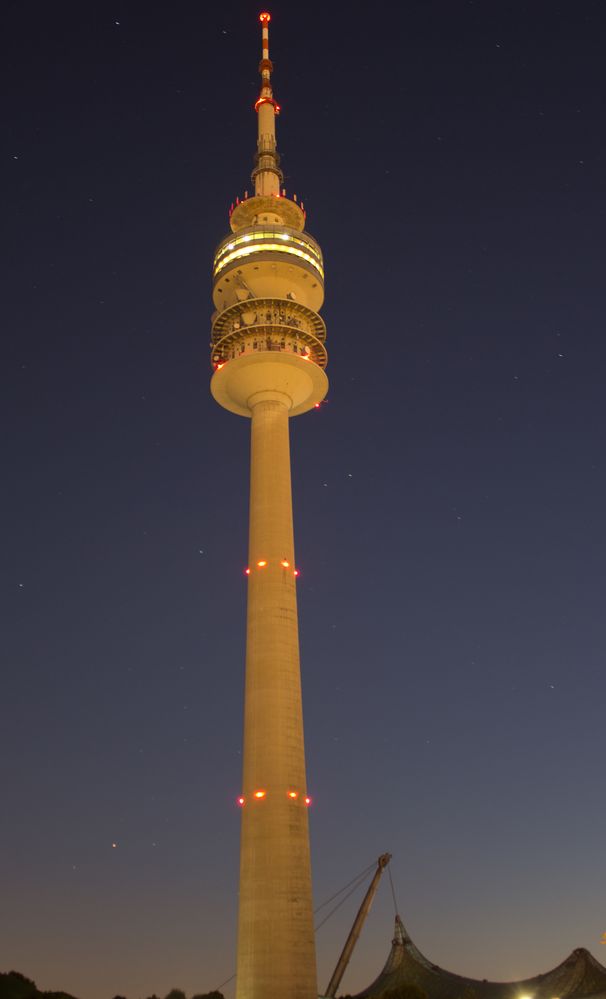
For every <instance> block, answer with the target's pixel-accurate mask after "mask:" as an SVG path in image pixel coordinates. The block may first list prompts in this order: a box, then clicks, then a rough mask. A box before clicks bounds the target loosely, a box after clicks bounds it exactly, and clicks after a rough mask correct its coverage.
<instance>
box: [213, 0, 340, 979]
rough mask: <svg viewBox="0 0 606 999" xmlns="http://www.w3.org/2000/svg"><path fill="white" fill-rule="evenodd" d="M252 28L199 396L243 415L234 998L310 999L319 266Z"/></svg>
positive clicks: (264, 18)
mask: <svg viewBox="0 0 606 999" xmlns="http://www.w3.org/2000/svg"><path fill="white" fill-rule="evenodd" d="M269 20H270V17H269V14H267V13H263V14H261V15H260V21H261V26H262V45H263V48H262V59H261V63H260V67H259V69H260V73H261V91H260V96H259V99H258V101H257V103H256V110H257V114H258V141H257V154H256V162H255V170H254V172H253V180H254V184H255V195H254V197H251V198H248V197H245V198H244V199H243V200H242V201H238V202H237V204H236V206H235V208H234V207H233V206H232V212H231V214H230V226H231V233H229V235H227V236H226V237H225V239H223V240H222V241H221V243H220V244H219V246H218V247H217V249H216V251H215V256H214V262H213V302H214V305H215V309H216V311H215V313H214V315H213V317H212V334H211V364H212V366H213V368H214V374H213V376H212V379H211V392H212V394H213V396H214V398H215V399H216V401H217V402H218V403H219V404H220V405H221V406H223V407H224V408H225V409H228V410H229V411H230V412H232V413H237V414H238V415H240V416H245V417H249V418H250V419H251V478H250V538H249V567H248V570H247V573H248V610H247V626H246V686H245V706H244V751H243V753H244V759H243V778H242V794H241V798H240V803H241V804H242V834H241V847H240V899H239V913H238V957H237V987H236V996H237V999H316V997H317V984H316V962H315V944H314V932H313V912H312V891H311V866H310V852H309V831H308V814H307V805H308V803H309V799H308V795H307V783H306V775H305V750H304V741H303V712H302V700H301V678H300V667H299V636H298V623H297V597H296V576H297V571H296V569H295V552H294V538H293V522H292V496H291V480H290V453H289V418H290V417H292V416H296V415H297V414H299V413H304V412H306V411H307V410H309V409H311V408H312V407H313V406H315V405H317V404H319V403H320V402H321V400H322V399H323V398H324V396H325V394H326V391H327V388H328V380H327V378H326V374H325V371H324V368H325V366H326V363H327V355H326V348H325V346H324V343H325V340H326V327H325V325H324V321H323V319H322V318H321V316H320V315H319V309H320V308H321V306H322V303H323V300H324V261H323V258H322V251H321V250H320V247H319V245H318V244H317V242H316V241H315V240H314V239H313V238H312V237H311V236H310V235H309V234H308V233H307V232H305V231H304V225H305V213H304V211H303V206H302V204H300V203H298V202H297V200H296V198H293V199H289V198H287V197H286V196H285V193H284V192H283V191H282V192H281V190H280V184H281V182H282V174H281V172H280V167H279V157H278V152H277V146H276V133H275V116H276V114H277V112H278V110H279V108H278V106H277V104H276V102H275V100H274V98H273V92H272V88H271V70H272V64H271V62H270V59H269V30H268V25H269Z"/></svg>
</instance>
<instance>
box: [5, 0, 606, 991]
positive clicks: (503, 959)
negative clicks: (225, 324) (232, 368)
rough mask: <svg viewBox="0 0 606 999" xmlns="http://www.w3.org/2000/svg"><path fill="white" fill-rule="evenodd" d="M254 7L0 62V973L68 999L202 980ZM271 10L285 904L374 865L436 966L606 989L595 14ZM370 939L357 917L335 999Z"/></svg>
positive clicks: (604, 90)
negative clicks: (231, 243) (296, 656)
mask: <svg viewBox="0 0 606 999" xmlns="http://www.w3.org/2000/svg"><path fill="white" fill-rule="evenodd" d="M259 9H260V8H259V7H258V5H256V4H251V3H244V2H233V3H227V4H223V5H221V4H218V5H213V6H211V5H207V4H204V3H192V2H177V3H176V4H172V5H168V4H163V5H160V4H157V3H142V2H135V0H132V2H126V0H116V2H115V3H109V2H106V0H103V2H92V3H87V4H76V3H68V2H63V3H61V2H60V3H58V4H48V3H44V4H43V3H40V2H33V3H30V4H27V5H26V4H22V3H15V2H12V3H10V4H9V8H8V16H7V18H6V23H5V27H4V31H3V34H4V38H3V44H4V46H5V50H6V51H5V55H4V57H3V63H4V65H5V66H6V67H7V69H8V80H9V83H10V85H11V96H10V98H9V100H8V102H7V105H6V110H5V115H4V117H5V120H6V121H7V122H8V124H7V131H6V134H7V142H6V143H5V151H4V154H3V171H2V173H3V181H2V197H3V200H4V201H5V203H6V211H5V212H4V215H5V218H6V225H5V235H6V240H5V245H6V251H7V267H6V270H5V272H6V273H7V274H8V282H7V289H6V292H5V295H4V296H3V299H4V301H3V306H2V312H3V322H2V329H3V333H2V354H3V360H2V368H1V370H2V380H3V383H4V384H3V390H2V407H3V414H2V416H3V426H4V434H3V435H2V436H3V442H2V465H3V469H4V473H5V475H4V476H3V478H4V486H3V490H2V527H3V534H4V541H3V549H4V553H3V558H2V607H3V617H4V618H5V623H4V625H3V627H2V632H1V644H2V675H3V681H2V698H1V703H0V741H1V744H2V746H1V749H2V751H1V754H0V768H1V771H2V774H1V780H2V788H3V792H2V805H3V809H2V810H3V813H4V817H3V820H2V824H1V826H0V839H1V843H0V846H1V850H0V883H1V884H2V903H1V905H0V940H1V945H0V970H9V968H11V967H16V968H18V969H20V970H22V971H24V972H25V973H27V974H29V975H31V976H32V977H34V978H35V979H36V980H37V982H38V984H39V985H40V986H41V987H43V988H64V989H67V990H68V991H69V992H71V993H73V994H75V995H77V996H79V997H81V999H110V997H111V996H113V995H114V994H115V993H116V992H120V993H122V994H124V995H127V996H128V997H129V999H143V997H144V996H147V995H149V994H150V993H151V992H153V991H156V992H157V993H158V995H163V994H164V993H165V992H167V991H168V989H169V988H170V987H171V986H180V987H182V988H184V989H185V990H186V991H187V992H188V993H191V992H193V991H194V990H196V991H205V990H206V989H211V988H214V987H216V986H217V985H218V984H219V983H220V982H222V981H223V980H224V979H225V978H227V977H228V976H229V974H230V973H231V971H232V970H233V964H234V954H235V916H236V905H237V869H238V836H239V812H238V809H237V806H236V805H235V799H236V797H237V795H238V792H239V789H240V764H241V759H240V748H241V723H242V688H243V651H244V611H245V603H244V602H245V578H244V576H243V574H242V569H243V567H244V565H245V561H246V537H247V491H248V425H247V423H246V421H244V420H241V419H239V418H236V417H233V416H231V415H229V414H228V413H226V412H224V411H222V410H220V409H219V408H218V407H217V406H216V405H215V403H214V402H213V401H212V399H211V397H210V394H209V391H208V381H209V376H210V369H209V365H208V348H207V345H208V339H209V328H210V326H209V316H210V313H211V311H212V304H211V299H210V267H211V259H212V252H213V249H214V246H215V245H216V243H218V242H219V240H220V239H221V238H222V237H223V236H224V235H225V234H226V232H227V229H228V223H227V211H228V208H229V205H230V203H231V202H232V201H233V200H234V199H235V197H236V196H237V195H241V194H242V193H243V192H244V190H245V189H247V188H248V189H250V180H249V173H250V169H251V166H252V154H253V152H254V144H255V129H256V121H255V115H254V112H253V110H252V105H253V103H254V100H255V98H256V95H257V88H258V76H257V63H258V59H259V47H260V37H259V30H258V21H257V15H258V11H259ZM269 9H270V11H271V13H272V16H273V20H272V31H271V54H272V57H273V60H274V63H275V73H274V83H275V92H276V96H277V98H278V100H279V101H280V104H281V105H282V107H283V113H282V115H281V117H280V119H279V146H280V149H281V152H282V153H283V165H284V168H285V172H286V186H287V188H288V190H289V191H295V192H297V194H299V195H300V196H302V197H303V198H304V200H305V204H306V208H307V211H308V226H309V230H310V232H311V233H312V234H313V235H314V236H315V237H316V238H317V239H318V240H319V242H320V244H321V245H322V248H323V250H324V254H325V261H326V272H327V283H326V293H327V294H326V305H325V308H324V310H323V315H324V317H325V319H326V322H327V325H328V342H327V346H328V349H329V368H328V374H329V377H330V380H331V390H330V394H329V401H328V403H327V404H326V405H325V406H323V407H322V408H321V409H320V410H319V411H313V412H312V413H311V414H308V415H307V416H304V417H301V418H299V419H297V420H295V421H293V427H292V449H293V465H294V468H293V474H294V490H295V518H296V538H297V558H298V563H299V566H300V569H301V576H300V579H299V594H300V618H301V644H302V662H303V684H304V701H305V719H306V740H307V751H308V769H309V783H310V788H311V791H312V793H313V797H314V806H313V809H312V812H311V820H312V851H313V863H314V890H315V897H316V901H317V903H318V904H319V903H320V902H322V901H323V900H324V899H325V898H326V897H328V896H329V895H331V894H332V893H333V892H334V891H335V890H336V889H338V888H339V887H340V886H341V885H342V884H344V883H345V882H347V881H349V880H350V879H351V878H352V877H353V876H354V875H355V874H356V873H357V872H358V871H360V870H361V869H362V868H364V867H366V866H367V865H368V864H370V863H372V861H373V860H374V859H375V858H376V857H377V856H378V854H379V853H381V852H383V851H384V850H389V851H391V852H392V853H393V861H392V867H391V869H392V875H393V878H394V882H395V885H396V891H397V895H398V903H399V907H400V911H401V915H402V917H403V919H404V922H405V924H406V925H407V928H408V930H409V932H410V933H411V935H412V937H413V939H414V940H415V942H416V943H417V945H418V946H419V947H420V948H421V949H422V950H423V951H424V952H425V953H426V954H427V956H428V957H429V958H430V959H431V960H433V961H435V962H436V963H439V964H441V965H442V966H445V967H449V968H451V970H453V971H457V972H460V973H463V974H468V975H472V976H476V977H479V978H484V977H493V978H515V977H520V976H524V975H529V974H534V973H538V972H540V971H544V970H547V968H549V967H550V966H552V965H554V964H556V963H557V962H558V961H560V960H561V959H563V958H564V957H565V956H566V955H567V954H568V953H569V952H570V950H572V948H573V947H576V946H585V947H588V948H589V949H590V950H592V951H593V953H594V954H595V955H596V956H597V957H598V958H599V959H601V960H604V956H605V955H604V948H600V946H599V940H600V937H601V934H602V933H603V932H604V931H605V930H606V912H605V909H604V898H605V890H606V883H605V882H606V878H605V874H604V832H605V825H606V795H605V794H604V749H605V737H604V700H605V695H606V673H605V661H606V635H605V630H604V586H605V575H606V572H605V568H604V567H605V540H606V539H605V531H604V509H605V506H606V495H605V493H606V476H605V466H604V426H605V412H604V409H605V407H604V380H605V373H606V370H605V369H606V364H605V362H606V348H605V344H604V320H603V315H604V295H605V282H604V272H603V260H604V252H605V249H606V240H605V236H604V228H605V223H606V213H605V194H604V175H605V169H606V163H605V156H604V153H605V139H604V127H603V112H604V101H605V96H606V87H605V83H604V42H605V35H606V31H605V29H606V15H605V13H604V9H603V5H602V4H601V3H599V2H590V0H586V2H583V0H581V2H578V0H576V2H572V0H570V2H560V3H557V2H556V3H553V2H549V3H548V2H544V0H534V2H533V3H522V2H519V0H513V2H504V0H475V2H464V0H422V2H421V0H411V2H409V3H407V4H403V5H399V6H398V7H397V8H395V9H393V10H391V9H388V7H387V6H383V7H381V6H379V7H376V6H373V7H360V8H359V9H358V8H355V7H351V6H350V5H346V4H339V3H334V2H333V3H330V2H329V3H328V4H327V5H325V6H323V7H322V8H318V9H317V11H316V10H314V9H313V8H311V7H309V8H306V7H305V6H302V5H294V4H287V3H284V2H277V3H273V4H272V6H271V7H270V8H269ZM114 843H115V844H116V846H115V847H113V846H112V844H114ZM357 901H359V896H358V898H357V899H355V900H354V899H352V900H350V902H349V904H348V907H345V908H344V909H343V910H341V912H340V913H339V914H338V915H337V916H335V917H334V919H333V920H332V921H331V922H330V923H328V924H327V925H326V927H324V928H323V929H322V930H321V931H320V933H319V936H318V954H319V977H320V986H321V987H323V986H324V985H325V984H326V981H327V980H328V977H329V975H330V972H331V971H332V967H333V965H334V963H335V961H336V958H337V956H338V953H339V950H340V947H341V945H342V943H343V941H344V938H345V935H346V933H347V931H348V929H349V926H350V923H351V920H352V919H353V914H354V911H355V908H356V902H357ZM392 919H393V904H392V902H391V898H390V893H389V890H388V885H387V884H384V885H383V886H382V887H381V890H380V893H379V896H378V898H377V902H376V904H375V907H374V908H373V911H372V914H371V916H370V918H369V920H368V922H367V926H366V928H365V930H364V934H363V936H362V939H361V941H360V944H359V946H358V949H357V952H356V954H355V956H354V959H353V961H352V964H351V968H350V971H349V972H348V975H347V977H346V978H345V980H344V983H343V987H344V989H345V990H346V991H352V992H353V991H355V990H356V989H358V988H362V987H363V986H365V985H366V984H368V982H369V981H370V980H371V979H372V978H373V977H374V976H375V974H376V973H378V971H379V970H380V967H381V966H382V964H383V961H384V959H385V957H386V955H387V952H388V949H389V943H390V939H391V934H392ZM226 994H227V995H230V994H231V993H230V990H229V987H227V988H226Z"/></svg>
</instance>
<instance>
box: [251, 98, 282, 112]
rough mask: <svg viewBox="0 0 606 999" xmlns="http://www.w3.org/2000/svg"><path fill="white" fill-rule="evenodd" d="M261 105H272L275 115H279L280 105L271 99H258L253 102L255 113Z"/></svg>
mask: <svg viewBox="0 0 606 999" xmlns="http://www.w3.org/2000/svg"><path fill="white" fill-rule="evenodd" d="M262 104H273V106H274V111H275V113H276V114H280V105H279V104H278V102H277V101H275V100H274V99H273V97H259V99H258V100H256V101H255V111H258V110H259V108H260V107H261V105H262Z"/></svg>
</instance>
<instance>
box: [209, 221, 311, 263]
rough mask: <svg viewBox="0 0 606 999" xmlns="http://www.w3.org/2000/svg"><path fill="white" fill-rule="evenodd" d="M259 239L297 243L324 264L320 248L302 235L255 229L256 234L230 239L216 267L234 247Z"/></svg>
mask: <svg viewBox="0 0 606 999" xmlns="http://www.w3.org/2000/svg"><path fill="white" fill-rule="evenodd" d="M258 239H280V240H282V242H283V243H296V244H297V245H298V246H304V247H305V248H306V249H307V250H309V252H310V253H311V254H312V255H313V256H314V257H316V258H317V260H318V263H320V264H321V263H322V254H321V252H320V248H319V247H318V246H315V245H314V243H313V242H312V241H311V240H310V239H303V237H302V236H301V235H300V233H296V234H295V233H294V232H284V230H283V229H277V228H274V227H271V228H270V227H266V228H265V229H255V230H254V232H245V233H240V235H239V236H232V237H231V238H229V239H228V240H227V241H226V242H225V243H224V244H223V245H222V246H221V247H220V249H219V250H218V251H217V253H216V255H215V265H216V264H217V263H218V262H219V260H220V259H221V257H222V256H223V255H224V254H225V253H227V252H228V251H229V250H233V249H234V247H236V246H240V245H241V244H242V243H251V242H253V240H254V241H256V240H258Z"/></svg>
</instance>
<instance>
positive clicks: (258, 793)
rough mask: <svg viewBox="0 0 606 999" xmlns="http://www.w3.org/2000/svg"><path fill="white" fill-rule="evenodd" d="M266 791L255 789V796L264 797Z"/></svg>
mask: <svg viewBox="0 0 606 999" xmlns="http://www.w3.org/2000/svg"><path fill="white" fill-rule="evenodd" d="M266 794H267V791H255V798H264V797H265V795H266Z"/></svg>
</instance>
